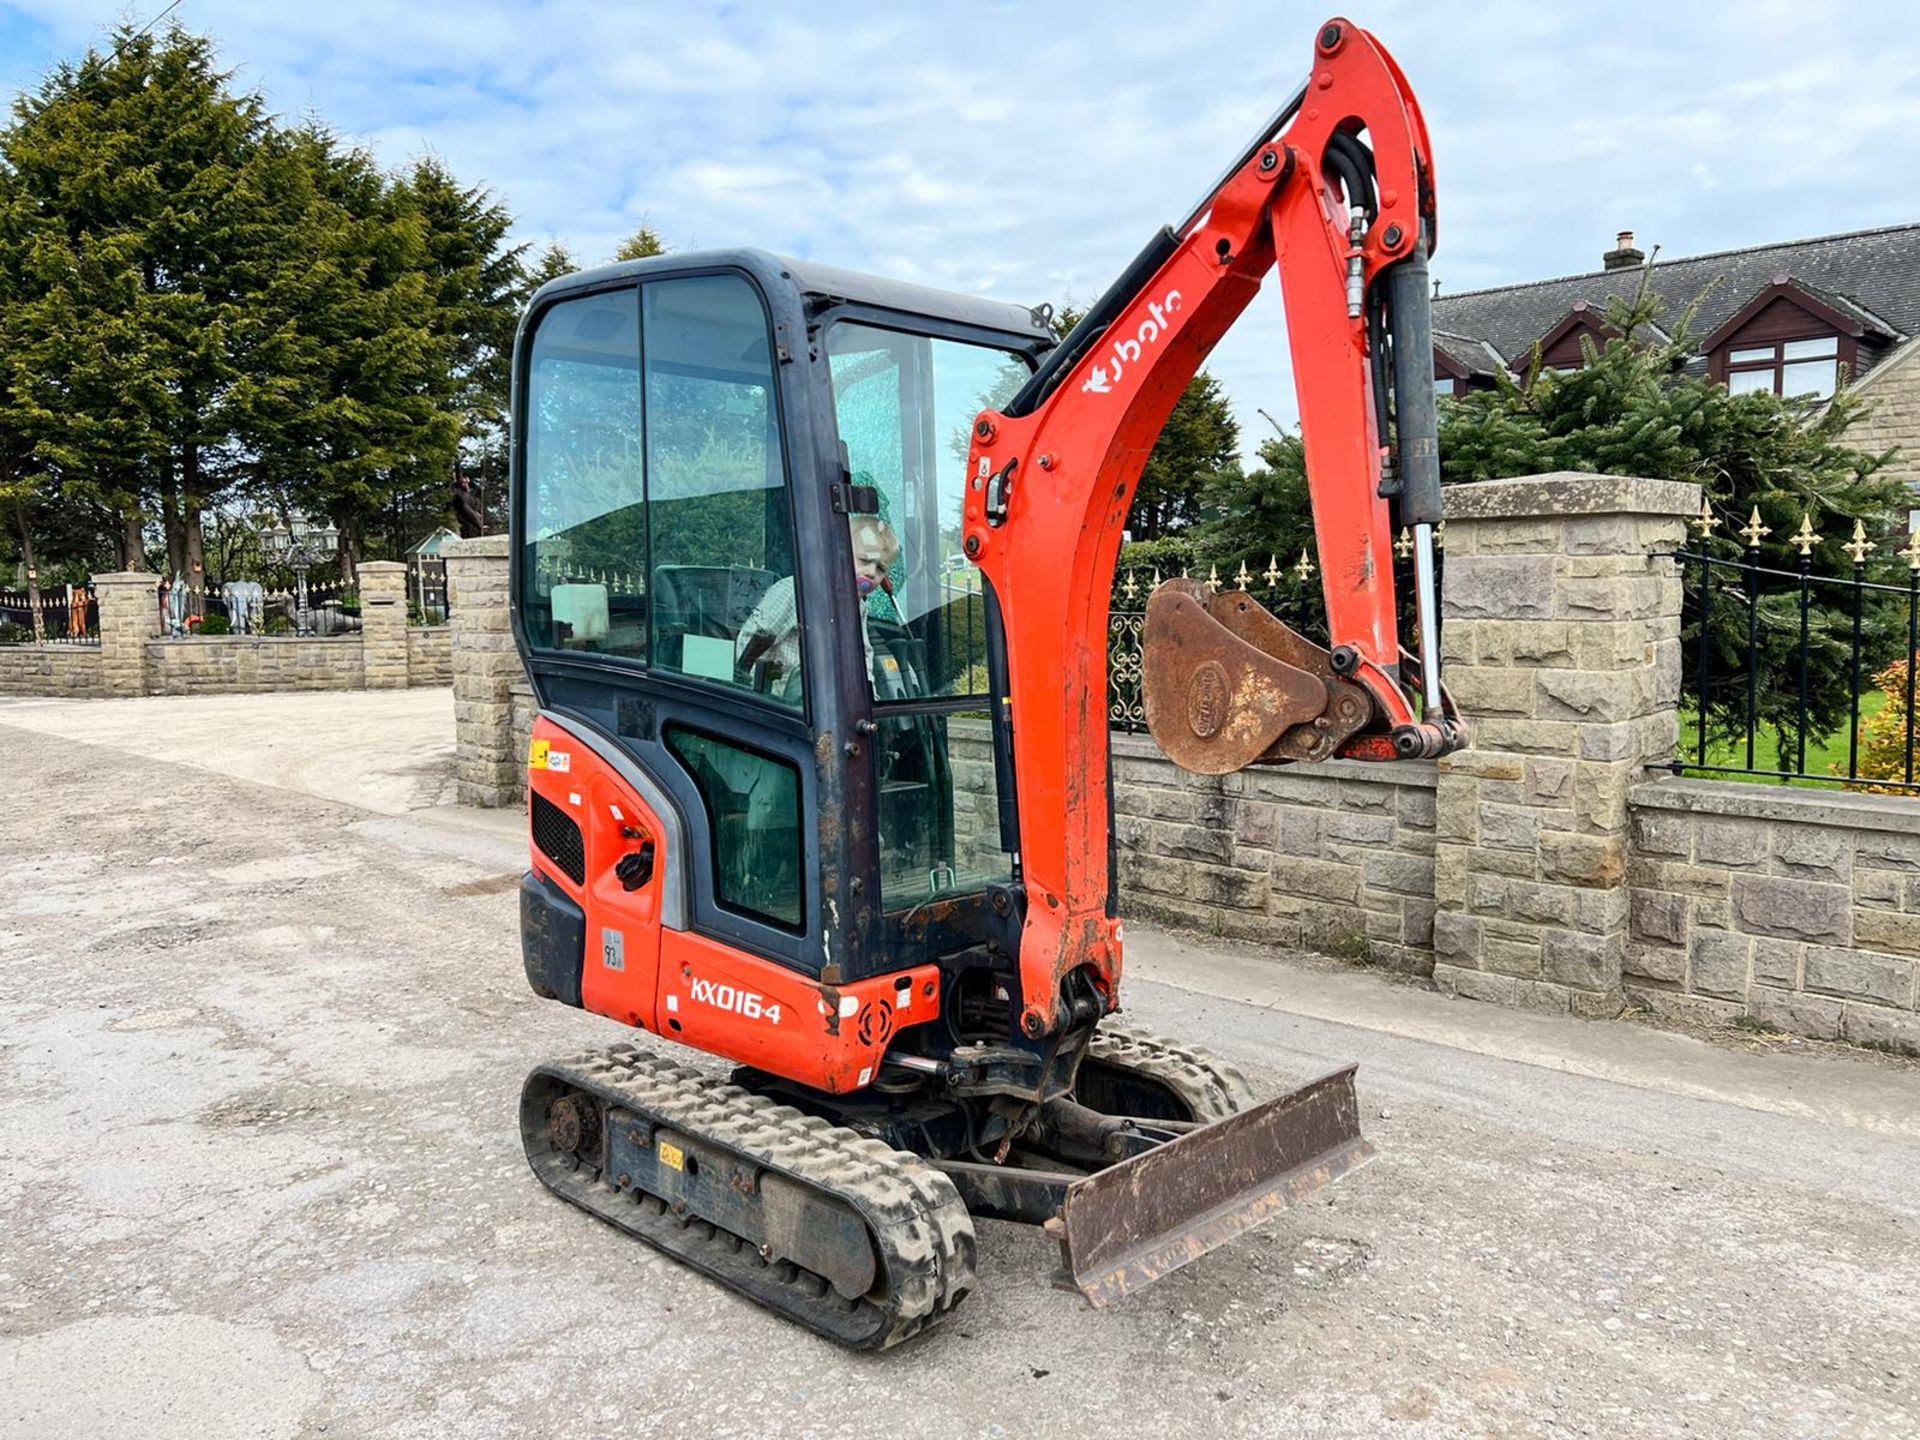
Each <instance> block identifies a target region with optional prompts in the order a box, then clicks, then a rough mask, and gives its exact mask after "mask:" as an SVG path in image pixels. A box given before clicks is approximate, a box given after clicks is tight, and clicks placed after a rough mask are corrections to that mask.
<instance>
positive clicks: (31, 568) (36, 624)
mask: <svg viewBox="0 0 1920 1440" xmlns="http://www.w3.org/2000/svg"><path fill="white" fill-rule="evenodd" d="M13 518H14V519H15V520H16V521H17V522H18V523H19V526H20V555H21V558H22V559H24V560H25V561H26V562H27V610H28V612H29V613H30V614H31V615H32V616H33V643H34V644H36V645H39V644H41V643H43V642H44V641H45V640H46V638H47V625H46V617H45V616H44V615H42V614H41V612H40V571H39V567H38V565H37V564H36V563H35V561H34V558H33V531H32V530H30V529H28V528H27V502H26V501H24V500H22V501H21V502H20V503H19V504H18V505H16V506H14V509H13Z"/></svg>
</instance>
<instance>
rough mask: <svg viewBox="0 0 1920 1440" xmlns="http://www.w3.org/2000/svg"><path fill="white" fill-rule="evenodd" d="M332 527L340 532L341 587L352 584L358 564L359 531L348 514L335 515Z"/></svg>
mask: <svg viewBox="0 0 1920 1440" xmlns="http://www.w3.org/2000/svg"><path fill="white" fill-rule="evenodd" d="M333 528H334V529H336V530H338V531H339V532H340V585H341V588H342V589H345V588H346V587H348V586H350V585H353V584H354V583H355V580H354V572H355V571H356V570H357V569H358V568H359V564H360V532H359V530H358V529H357V528H356V527H355V525H354V523H353V520H352V518H351V517H348V516H340V515H335V516H334V517H333Z"/></svg>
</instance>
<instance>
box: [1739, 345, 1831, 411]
mask: <svg viewBox="0 0 1920 1440" xmlns="http://www.w3.org/2000/svg"><path fill="white" fill-rule="evenodd" d="M1839 388H1840V337H1839V336H1838V335H1823V336H1820V337H1818V338H1817V339H1811V340H1781V341H1777V342H1775V343H1774V344H1771V345H1742V346H1739V347H1736V348H1733V349H1729V350H1728V351H1727V389H1728V390H1730V391H1732V392H1733V393H1734V394H1735V395H1741V394H1745V393H1746V392H1748V391H1750V390H1768V391H1771V392H1772V393H1773V394H1775V395H1786V396H1799V397H1807V396H1811V397H1812V398H1814V399H1816V400H1824V399H1826V398H1827V397H1828V396H1829V395H1831V394H1833V392H1834V391H1835V390H1837V389H1839Z"/></svg>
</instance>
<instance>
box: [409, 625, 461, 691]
mask: <svg viewBox="0 0 1920 1440" xmlns="http://www.w3.org/2000/svg"><path fill="white" fill-rule="evenodd" d="M407 683H408V684H409V685H451V684H452V683H453V630H452V627H450V626H447V625H409V626H408V627H407Z"/></svg>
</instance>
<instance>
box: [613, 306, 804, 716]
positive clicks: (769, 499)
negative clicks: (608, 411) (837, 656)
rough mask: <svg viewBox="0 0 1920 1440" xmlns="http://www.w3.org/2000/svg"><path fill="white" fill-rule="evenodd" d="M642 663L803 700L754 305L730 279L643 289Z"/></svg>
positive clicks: (780, 476)
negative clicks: (646, 549) (646, 654)
mask: <svg viewBox="0 0 1920 1440" xmlns="http://www.w3.org/2000/svg"><path fill="white" fill-rule="evenodd" d="M642 294H643V297H644V298H643V302H642V303H643V305H644V307H645V332H644V339H645V343H644V355H645V371H646V374H645V382H646V406H647V441H646V456H647V490H648V511H649V517H650V524H651V527H652V539H651V554H652V559H651V579H652V590H653V621H654V630H653V663H654V664H655V665H656V666H658V667H660V668H661V669H663V670H672V671H676V672H678V673H680V674H682V675H686V676H689V677H692V678H695V679H700V680H707V681H712V682H715V683H718V684H721V685H726V686H733V687H738V688H740V689H743V690H750V691H753V692H756V693H758V694H761V695H764V696H766V697H767V698H769V699H770V700H773V701H776V702H778V703H780V704H783V705H790V706H794V707H798V706H799V705H800V704H801V702H802V699H803V686H802V679H801V649H802V647H801V635H800V620H799V613H798V606H797V603H796V596H795V588H796V587H795V565H794V550H793V526H792V522H791V519H790V514H789V509H788V504H787V486H786V469H785V465H784V463H783V461H782V458H781V445H780V435H779V429H778V421H777V419H776V417H775V410H774V402H773V386H774V373H773V344H772V335H771V331H770V329H769V326H768V323H767V314H766V310H765V308H764V307H763V306H762V304H761V302H760V298H759V296H758V295H757V294H756V293H755V291H754V289H753V287H752V286H751V285H749V284H748V283H747V281H745V280H744V279H742V278H740V277H739V276H735V275H703V276H696V277H690V278H688V279H684V280H666V281H660V282H657V283H654V284H649V285H647V286H646V287H644V289H643V291H642Z"/></svg>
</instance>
